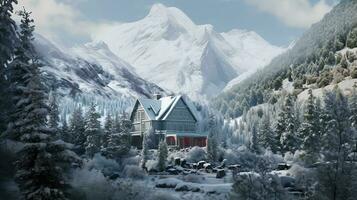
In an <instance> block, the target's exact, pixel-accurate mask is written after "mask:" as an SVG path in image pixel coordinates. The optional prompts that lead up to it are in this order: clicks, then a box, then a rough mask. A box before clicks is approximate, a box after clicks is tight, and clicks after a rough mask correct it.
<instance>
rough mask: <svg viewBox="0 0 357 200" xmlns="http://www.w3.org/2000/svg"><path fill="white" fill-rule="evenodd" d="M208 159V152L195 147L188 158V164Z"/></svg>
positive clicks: (188, 154)
mask: <svg viewBox="0 0 357 200" xmlns="http://www.w3.org/2000/svg"><path fill="white" fill-rule="evenodd" d="M205 158H206V151H205V150H204V149H203V148H201V147H193V148H192V149H190V150H189V152H188V153H187V156H186V160H187V161H188V162H198V161H201V160H204V159H205Z"/></svg>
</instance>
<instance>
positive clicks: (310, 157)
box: [299, 89, 321, 164]
mask: <svg viewBox="0 0 357 200" xmlns="http://www.w3.org/2000/svg"><path fill="white" fill-rule="evenodd" d="M308 94H309V97H308V99H307V101H306V108H305V112H304V120H303V123H302V124H301V126H300V128H299V136H300V138H301V139H302V149H303V150H305V152H306V155H305V160H306V162H307V163H308V164H312V163H314V162H316V161H317V159H318V157H319V153H320V138H321V137H320V133H321V132H320V131H321V130H319V115H318V113H317V106H316V103H315V97H314V96H313V95H312V90H311V89H310V90H309V91H308Z"/></svg>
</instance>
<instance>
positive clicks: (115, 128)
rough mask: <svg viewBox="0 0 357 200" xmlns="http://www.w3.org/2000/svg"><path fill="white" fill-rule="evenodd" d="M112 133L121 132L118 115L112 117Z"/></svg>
mask: <svg viewBox="0 0 357 200" xmlns="http://www.w3.org/2000/svg"><path fill="white" fill-rule="evenodd" d="M113 131H114V132H115V133H120V132H121V131H122V129H121V119H120V117H119V115H118V114H116V115H115V117H114V122H113Z"/></svg>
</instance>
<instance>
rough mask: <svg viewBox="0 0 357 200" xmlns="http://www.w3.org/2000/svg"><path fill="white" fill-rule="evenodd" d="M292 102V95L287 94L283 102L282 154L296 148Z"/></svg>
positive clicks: (296, 139)
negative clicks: (283, 129) (284, 125)
mask: <svg viewBox="0 0 357 200" xmlns="http://www.w3.org/2000/svg"><path fill="white" fill-rule="evenodd" d="M293 103H294V100H293V97H292V95H290V94H288V95H287V96H286V97H285V102H284V110H283V112H284V118H283V120H284V121H285V124H286V127H285V131H284V132H283V133H282V135H281V138H280V143H281V147H282V152H283V153H285V152H288V151H290V152H294V151H295V150H297V148H298V144H299V142H298V138H297V136H296V131H295V123H296V122H295V115H294V104H293Z"/></svg>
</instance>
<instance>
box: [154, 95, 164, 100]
mask: <svg viewBox="0 0 357 200" xmlns="http://www.w3.org/2000/svg"><path fill="white" fill-rule="evenodd" d="M161 97H162V96H161V94H154V95H153V99H155V100H159V99H161Z"/></svg>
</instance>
